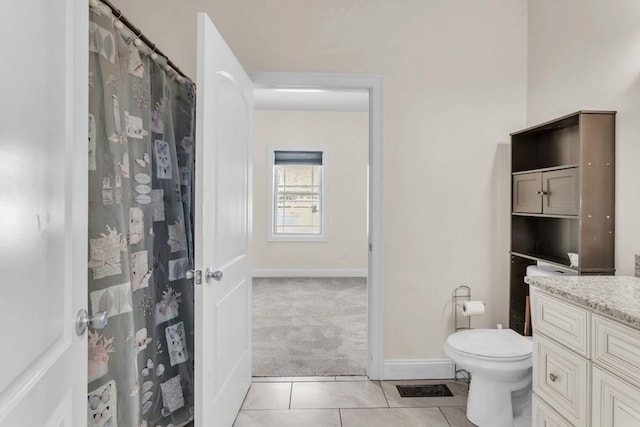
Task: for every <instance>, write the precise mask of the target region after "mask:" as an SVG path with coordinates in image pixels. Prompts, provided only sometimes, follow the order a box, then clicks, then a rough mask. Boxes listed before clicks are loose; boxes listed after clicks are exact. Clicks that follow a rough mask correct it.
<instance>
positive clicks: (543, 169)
mask: <svg viewBox="0 0 640 427" xmlns="http://www.w3.org/2000/svg"><path fill="white" fill-rule="evenodd" d="M579 166H580V165H579V164H577V163H572V164H570V165H560V166H552V167H548V168H538V169H528V170H523V171H517V172H511V175H522V174H525V173H538V172H552V171H558V170H562V169H571V168H577V167H579Z"/></svg>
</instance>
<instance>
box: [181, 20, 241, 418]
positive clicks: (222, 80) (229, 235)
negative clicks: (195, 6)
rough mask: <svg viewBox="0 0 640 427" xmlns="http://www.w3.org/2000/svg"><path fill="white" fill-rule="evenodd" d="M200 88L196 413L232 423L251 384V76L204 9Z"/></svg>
mask: <svg viewBox="0 0 640 427" xmlns="http://www.w3.org/2000/svg"><path fill="white" fill-rule="evenodd" d="M197 88H198V92H197V116H196V126H197V129H196V211H195V213H196V215H195V230H196V231H195V266H196V268H197V269H199V270H201V271H202V276H203V277H202V283H201V284H196V285H195V286H196V293H195V295H196V307H195V322H196V323H195V325H196V326H195V330H196V332H195V358H194V359H195V378H196V393H195V394H196V414H195V420H196V426H205V427H229V426H231V425H232V424H233V420H234V419H235V417H236V414H237V413H238V410H239V409H240V406H241V404H242V400H243V399H244V396H245V394H246V392H247V390H248V389H249V386H250V385H251V310H250V309H251V269H250V266H251V264H250V260H249V254H248V249H249V242H250V237H251V203H250V201H251V168H250V165H251V162H250V157H249V156H250V136H251V135H250V129H251V121H252V116H253V84H252V83H251V80H250V79H249V77H247V74H246V73H245V72H244V70H243V69H242V66H241V65H240V63H239V62H238V60H237V59H236V58H235V56H234V55H233V52H231V49H229V47H228V46H227V45H226V43H225V42H224V40H223V39H222V36H221V35H220V33H219V32H218V31H217V30H216V28H215V27H214V26H213V23H212V22H211V20H210V19H209V17H208V16H207V15H206V14H204V13H200V14H198V71H197ZM207 272H209V274H207ZM213 276H215V277H213ZM196 282H197V280H196Z"/></svg>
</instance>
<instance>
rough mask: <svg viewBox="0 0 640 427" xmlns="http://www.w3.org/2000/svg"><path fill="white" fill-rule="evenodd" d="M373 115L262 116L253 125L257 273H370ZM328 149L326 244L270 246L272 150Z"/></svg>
mask: <svg viewBox="0 0 640 427" xmlns="http://www.w3.org/2000/svg"><path fill="white" fill-rule="evenodd" d="M368 130H369V114H368V113H362V112H359V113H356V112H333V111H269V110H256V111H255V115H254V121H253V241H252V246H251V249H252V251H253V252H252V253H253V268H254V270H263V272H262V274H264V270H271V271H273V270H280V271H281V270H312V271H319V270H320V271H322V270H325V271H326V270H349V271H353V270H361V271H365V273H364V274H365V275H366V269H367V163H368V144H369V140H368ZM270 146H271V147H273V148H281V149H286V148H292V147H295V148H303V147H306V148H310V149H314V148H324V149H327V161H326V167H325V171H326V176H325V179H326V184H327V187H326V189H327V197H328V200H327V202H328V203H327V205H328V208H329V211H328V235H329V239H328V241H326V242H269V241H267V235H268V231H269V228H268V227H269V220H268V210H269V197H271V189H270V188H268V186H269V185H268V174H269V173H270V168H269V159H268V154H267V153H268V148H269V147H270Z"/></svg>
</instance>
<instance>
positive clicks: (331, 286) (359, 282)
mask: <svg viewBox="0 0 640 427" xmlns="http://www.w3.org/2000/svg"><path fill="white" fill-rule="evenodd" d="M366 349H367V284H366V279H365V278H255V279H253V376H255V377H293V376H305V377H306V376H322V375H365V363H366Z"/></svg>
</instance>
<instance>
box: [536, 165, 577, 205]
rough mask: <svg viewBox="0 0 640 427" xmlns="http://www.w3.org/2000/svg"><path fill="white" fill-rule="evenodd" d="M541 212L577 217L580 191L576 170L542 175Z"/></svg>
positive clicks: (571, 169) (564, 170) (557, 171)
mask: <svg viewBox="0 0 640 427" xmlns="http://www.w3.org/2000/svg"><path fill="white" fill-rule="evenodd" d="M542 194H543V196H544V197H543V198H542V205H543V206H542V212H543V213H545V214H551V215H578V213H579V212H580V189H579V176H578V168H568V169H560V170H556V171H551V172H543V173H542Z"/></svg>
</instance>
